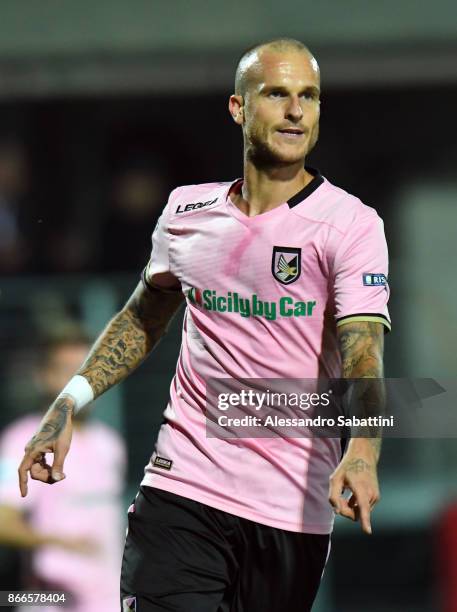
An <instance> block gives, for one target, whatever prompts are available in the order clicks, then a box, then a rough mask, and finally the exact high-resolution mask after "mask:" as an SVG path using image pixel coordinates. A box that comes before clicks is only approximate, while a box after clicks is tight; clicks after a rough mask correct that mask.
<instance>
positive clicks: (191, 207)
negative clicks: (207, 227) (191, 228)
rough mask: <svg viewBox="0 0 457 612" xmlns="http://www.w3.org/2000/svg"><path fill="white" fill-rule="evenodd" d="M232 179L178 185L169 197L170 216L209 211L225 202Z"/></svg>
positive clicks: (177, 216)
mask: <svg viewBox="0 0 457 612" xmlns="http://www.w3.org/2000/svg"><path fill="white" fill-rule="evenodd" d="M231 184H232V181H219V182H214V183H199V184H196V185H181V186H180V187H176V188H175V189H173V191H172V192H171V194H170V197H169V199H168V211H169V216H170V218H182V217H187V216H189V215H195V214H199V213H202V212H207V211H209V210H212V209H214V208H217V207H218V206H220V205H221V204H223V202H224V196H225V195H226V194H227V191H228V188H229V187H230V185H231Z"/></svg>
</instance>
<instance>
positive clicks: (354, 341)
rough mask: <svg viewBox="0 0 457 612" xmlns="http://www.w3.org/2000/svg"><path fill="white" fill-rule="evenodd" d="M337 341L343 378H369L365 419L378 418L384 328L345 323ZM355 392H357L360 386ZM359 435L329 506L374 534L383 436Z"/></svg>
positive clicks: (337, 473) (381, 397) (344, 462)
mask: <svg viewBox="0 0 457 612" xmlns="http://www.w3.org/2000/svg"><path fill="white" fill-rule="evenodd" d="M338 340H339V346H340V352H341V358H342V362H343V377H344V378H351V379H364V378H366V379H367V381H366V384H365V385H364V388H363V394H362V395H361V396H360V398H359V399H360V400H361V402H362V408H363V410H364V411H365V416H368V415H369V412H370V409H373V412H374V414H378V415H379V414H380V412H381V410H382V408H383V406H384V385H383V383H382V377H383V361H382V359H383V348H384V326H383V325H382V323H374V322H369V321H358V322H349V323H345V324H344V325H341V326H339V327H338ZM355 389H356V392H357V389H358V387H357V385H356V386H355ZM360 433H363V434H364V435H365V437H353V438H351V440H350V442H349V444H348V448H347V451H346V453H345V455H344V457H343V459H342V461H341V463H340V464H339V466H338V467H337V469H336V470H335V472H334V473H333V474H332V477H331V478H330V503H331V504H332V506H333V507H334V509H335V512H336V513H337V514H341V515H342V516H345V517H347V518H350V519H352V520H360V522H361V525H362V529H363V530H364V532H365V533H371V522H370V513H371V510H372V509H373V507H374V506H375V504H376V503H377V502H378V501H379V498H380V495H379V484H378V477H377V463H378V460H379V456H380V452H381V437H380V431H379V430H375V431H373V432H367V431H362V432H360ZM359 435H360V434H359ZM369 435H375V436H377V437H368V436H369ZM344 489H350V490H351V491H352V495H351V496H350V498H349V499H346V498H345V497H342V493H343V491H344Z"/></svg>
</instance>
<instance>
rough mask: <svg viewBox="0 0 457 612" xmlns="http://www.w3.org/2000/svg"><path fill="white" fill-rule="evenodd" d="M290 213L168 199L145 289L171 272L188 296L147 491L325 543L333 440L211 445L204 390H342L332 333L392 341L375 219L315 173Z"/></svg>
mask: <svg viewBox="0 0 457 612" xmlns="http://www.w3.org/2000/svg"><path fill="white" fill-rule="evenodd" d="M310 171H311V172H312V173H313V174H314V178H313V180H312V181H311V183H310V184H309V185H308V186H306V187H305V188H304V189H303V190H302V191H300V192H299V193H297V194H296V195H295V196H293V197H292V198H291V199H290V200H289V201H288V202H285V203H284V204H282V205H280V206H278V207H276V208H275V209H273V210H270V211H268V212H266V213H263V214H261V215H257V216H254V217H247V216H246V215H245V214H244V213H242V212H241V211H240V210H239V209H238V208H237V207H236V206H235V205H234V204H233V202H232V200H231V198H230V196H229V192H230V191H231V188H233V187H235V188H237V187H238V186H239V183H240V180H239V179H238V181H234V182H232V183H210V184H204V185H191V186H186V187H179V188H177V189H175V190H174V191H173V192H172V193H171V195H170V198H169V201H168V204H167V206H166V207H165V210H164V212H163V214H162V216H161V218H160V220H159V222H158V224H157V227H156V229H155V231H154V233H153V237H152V243H153V248H152V256H151V260H150V262H149V264H148V266H147V268H146V274H145V282H146V283H148V282H150V283H151V284H153V283H154V279H155V278H156V275H157V274H160V273H164V272H169V273H171V274H172V275H174V277H176V279H177V280H178V281H179V283H180V284H181V287H182V291H183V292H184V294H185V295H186V301H187V308H186V313H185V317H184V326H183V336H182V348H181V352H180V356H179V360H178V364H177V369H176V374H175V377H174V378H173V381H172V384H171V393H170V402H169V404H168V406H167V408H166V410H165V412H164V417H165V423H164V424H163V425H162V427H161V429H160V433H159V437H158V441H157V444H156V449H155V452H154V454H153V455H152V458H151V461H150V463H149V465H148V466H147V467H146V470H145V476H144V479H143V481H142V484H144V485H149V486H153V487H158V488H160V489H165V490H167V491H171V492H173V493H176V494H178V495H182V496H184V497H188V498H190V499H194V500H197V501H199V502H202V503H205V504H207V505H209V506H212V507H214V508H218V509H220V510H224V511H226V512H229V513H232V514H235V515H237V516H241V517H244V518H247V519H250V520H253V521H256V522H259V523H263V524H265V525H270V526H273V527H277V528H280V529H287V530H290V531H297V532H300V531H301V532H308V533H329V532H330V531H331V530H332V526H333V518H334V517H333V511H332V509H331V507H330V504H329V503H328V486H329V482H328V479H329V476H330V474H331V473H332V471H333V470H334V469H335V467H336V465H337V464H338V462H339V460H340V458H341V444H340V440H338V439H324V438H320V439H317V438H314V439H310V438H286V437H284V438H262V439H260V438H239V439H236V438H235V439H218V438H209V437H207V436H206V423H205V393H206V382H207V381H208V379H210V378H235V379H237V378H269V379H272V378H276V379H286V378H287V379H303V378H308V379H311V378H313V379H315V378H316V379H317V378H319V377H334V378H336V377H338V376H340V370H341V361H340V356H339V351H338V345H337V337H336V327H337V325H339V324H344V322H347V321H351V320H369V321H380V322H381V323H383V324H384V325H385V326H386V328H389V329H390V321H389V314H388V310H387V301H388V297H389V289H388V285H387V280H386V279H387V266H388V256H387V247H386V241H385V237H384V231H383V223H382V221H381V219H380V218H379V217H378V215H377V213H376V211H375V210H374V209H373V208H370V207H368V206H365V205H364V204H363V203H362V202H361V201H360V200H359V199H357V198H356V197H354V196H352V195H350V194H348V193H347V192H345V191H343V190H342V189H340V188H338V187H335V186H334V185H332V184H331V183H330V182H329V181H328V180H327V179H325V178H324V177H323V176H321V175H320V174H319V173H318V172H316V171H312V170H310Z"/></svg>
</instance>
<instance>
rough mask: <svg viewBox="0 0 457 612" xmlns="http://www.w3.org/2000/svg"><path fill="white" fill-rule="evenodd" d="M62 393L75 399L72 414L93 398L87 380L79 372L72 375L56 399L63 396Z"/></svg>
mask: <svg viewBox="0 0 457 612" xmlns="http://www.w3.org/2000/svg"><path fill="white" fill-rule="evenodd" d="M64 395H71V397H72V398H73V399H74V400H75V410H74V413H73V414H76V413H78V412H79V411H80V410H81V408H84V406H87V404H90V402H91V401H92V400H93V399H94V392H93V390H92V387H91V386H90V384H89V382H88V380H87V379H86V378H84V376H79V374H77V375H76V376H73V378H72V379H71V380H70V382H69V383H68V384H67V385H66V386H65V387H64V389H63V390H62V392H61V393H60V394H59V397H58V398H57V399H59V398H60V397H63V396H64Z"/></svg>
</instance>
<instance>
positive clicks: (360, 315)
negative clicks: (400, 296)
mask: <svg viewBox="0 0 457 612" xmlns="http://www.w3.org/2000/svg"><path fill="white" fill-rule="evenodd" d="M365 317H366V318H365ZM351 319H354V320H356V321H363V320H366V321H370V320H373V319H378V321H379V323H383V325H384V331H385V333H386V334H387V333H388V332H390V330H391V329H392V324H391V322H390V321H389V319H388V318H387V317H386V315H383V314H380V313H379V312H357V313H354V314H350V315H345V316H344V317H340V318H339V319H337V320H336V325H337V326H338V325H341V323H342V322H349V321H350V320H351Z"/></svg>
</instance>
